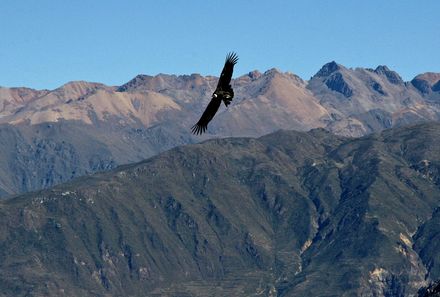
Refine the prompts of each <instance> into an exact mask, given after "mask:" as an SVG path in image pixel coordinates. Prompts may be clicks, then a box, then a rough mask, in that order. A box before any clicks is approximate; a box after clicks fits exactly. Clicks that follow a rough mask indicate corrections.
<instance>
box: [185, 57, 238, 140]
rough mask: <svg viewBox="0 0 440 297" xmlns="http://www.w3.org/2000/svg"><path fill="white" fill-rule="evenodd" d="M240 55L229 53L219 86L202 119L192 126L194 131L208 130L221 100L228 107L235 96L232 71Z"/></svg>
mask: <svg viewBox="0 0 440 297" xmlns="http://www.w3.org/2000/svg"><path fill="white" fill-rule="evenodd" d="M237 61H238V56H237V54H235V53H233V52H232V53H229V54H228V55H227V56H226V61H225V66H224V67H223V70H222V74H221V75H220V78H219V80H218V84H217V88H216V89H215V91H214V93H213V94H212V99H211V101H210V102H209V104H208V106H207V107H206V109H205V111H204V112H203V114H202V117H201V118H200V120H199V121H198V122H197V123H196V124H195V125H194V126H193V127H192V128H191V131H192V133H194V134H196V135H198V134H202V133H203V132H206V129H207V128H208V123H209V122H210V121H211V120H212V118H213V117H214V115H215V113H216V112H217V110H218V109H219V107H220V104H221V102H222V101H223V103H224V104H225V106H226V107H227V106H228V105H229V104H230V103H231V101H232V98H234V91H233V90H232V87H231V78H232V72H233V71H234V65H235V64H237Z"/></svg>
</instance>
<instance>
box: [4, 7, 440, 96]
mask: <svg viewBox="0 0 440 297" xmlns="http://www.w3.org/2000/svg"><path fill="white" fill-rule="evenodd" d="M439 12H440V1H439V0H420V1H408V0H369V1H356V0H341V1H338V0H335V1H329V0H327V1H324V0H321V1H318V0H308V1H306V0H304V1H280V0H271V1H256V0H255V1H250V0H248V1H242V0H234V1H209V0H204V1H199V0H196V1H189V0H187V1H183V0H168V1H158V0H156V1H149V0H144V1H142V0H124V1H114V0H106V1H104V0H94V1H91V0H90V1H85V0H75V1H71V0H20V1H18V0H1V1H0V86H6V87H13V86H28V87H32V88H38V89H43V88H48V89H53V88H56V87H58V86H60V85H62V84H64V83H66V82H68V81H72V80H87V81H97V82H103V83H105V84H108V85H120V84H123V83H125V82H126V81H128V80H130V79H131V78H133V77H134V76H136V75H137V74H140V73H142V74H150V75H155V74H158V73H170V74H171V73H172V74H191V73H201V74H203V75H207V74H209V75H219V72H220V70H221V67H222V64H223V62H224V57H225V55H226V53H227V52H229V51H231V50H234V51H236V52H237V53H238V54H239V56H240V61H239V64H238V65H237V66H236V68H235V72H234V76H235V77H236V76H239V75H242V74H245V73H247V72H249V71H252V70H254V69H258V70H260V71H265V70H267V69H270V68H272V67H276V68H278V69H280V70H282V71H291V72H293V73H295V74H298V75H299V76H301V77H302V78H304V79H309V78H310V76H312V75H313V74H314V73H316V72H317V71H318V70H319V68H320V67H321V66H322V65H323V64H325V63H326V62H329V61H332V60H335V61H337V62H338V63H341V64H343V65H345V66H347V67H372V68H374V67H376V66H377V65H383V64H385V65H388V66H389V67H390V68H391V69H393V70H396V71H397V72H399V73H400V74H401V75H402V77H403V78H404V79H405V80H410V79H412V78H413V77H414V76H415V75H416V74H419V73H422V72H427V71H433V72H440V58H439V52H440V21H439V20H440V17H439Z"/></svg>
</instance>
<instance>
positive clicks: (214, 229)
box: [0, 70, 440, 296]
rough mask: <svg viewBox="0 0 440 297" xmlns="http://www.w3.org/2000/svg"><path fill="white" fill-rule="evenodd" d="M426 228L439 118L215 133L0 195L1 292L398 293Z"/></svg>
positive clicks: (406, 291)
mask: <svg viewBox="0 0 440 297" xmlns="http://www.w3.org/2000/svg"><path fill="white" fill-rule="evenodd" d="M362 71H364V70H362ZM320 77H321V76H318V78H316V79H321V78H320ZM387 92H390V90H387ZM439 224H440V124H438V123H425V124H418V125H414V126H405V127H397V128H392V129H387V130H384V131H383V132H381V133H373V134H370V135H367V136H364V137H361V138H351V137H346V136H337V135H334V134H332V133H330V132H328V131H326V130H324V129H322V128H318V129H313V130H311V131H309V132H296V131H286V130H280V131H277V132H275V133H272V134H268V135H265V136H262V137H259V138H251V137H246V138H217V139H212V140H207V141H204V142H202V143H200V144H190V145H186V146H179V147H177V148H174V149H171V150H168V151H166V152H163V153H161V154H159V155H157V156H155V157H152V158H150V159H148V160H144V161H141V162H140V163H136V164H132V165H124V166H120V167H117V168H116V169H112V170H109V171H107V172H104V173H100V174H95V175H92V176H88V177H81V178H77V179H74V180H72V181H70V182H68V183H64V184H61V185H58V186H55V187H53V188H51V189H47V190H41V191H38V192H33V193H26V194H23V195H21V196H17V197H15V198H11V199H7V200H3V201H1V202H0V229H1V231H0V236H1V240H0V263H1V266H0V267H1V270H0V271H1V272H0V287H1V288H2V292H1V293H0V296H413V295H414V294H416V292H417V290H418V288H420V287H423V286H426V285H427V283H428V281H429V280H431V279H433V280H435V279H439V278H440V246H439V242H440V238H439V233H438V230H439Z"/></svg>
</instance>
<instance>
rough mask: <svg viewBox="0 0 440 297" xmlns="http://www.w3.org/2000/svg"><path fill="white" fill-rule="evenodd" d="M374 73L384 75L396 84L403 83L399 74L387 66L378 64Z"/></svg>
mask: <svg viewBox="0 0 440 297" xmlns="http://www.w3.org/2000/svg"><path fill="white" fill-rule="evenodd" d="M374 72H375V73H377V74H379V75H384V76H385V77H386V78H387V79H388V81H389V82H390V83H392V84H395V85H398V84H403V80H402V78H401V77H400V75H399V74H398V73H397V72H395V71H392V70H390V69H389V68H388V67H387V66H383V65H381V66H378V67H377V68H376V69H375V70H374Z"/></svg>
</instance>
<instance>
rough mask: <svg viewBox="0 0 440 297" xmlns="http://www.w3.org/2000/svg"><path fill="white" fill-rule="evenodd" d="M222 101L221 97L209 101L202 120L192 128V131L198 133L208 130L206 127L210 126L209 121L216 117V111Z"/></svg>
mask: <svg viewBox="0 0 440 297" xmlns="http://www.w3.org/2000/svg"><path fill="white" fill-rule="evenodd" d="M221 102H222V100H221V98H214V97H213V98H212V99H211V102H209V104H208V106H207V107H206V109H205V111H204V112H203V114H202V117H201V118H200V120H199V121H198V122H197V123H196V124H195V125H194V126H193V127H192V128H191V131H192V133H194V134H196V135H198V134H202V133H203V132H205V131H206V129H207V128H208V123H209V122H210V121H211V120H212V118H213V117H214V115H215V113H216V112H217V110H218V108H219V107H220V103H221Z"/></svg>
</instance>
